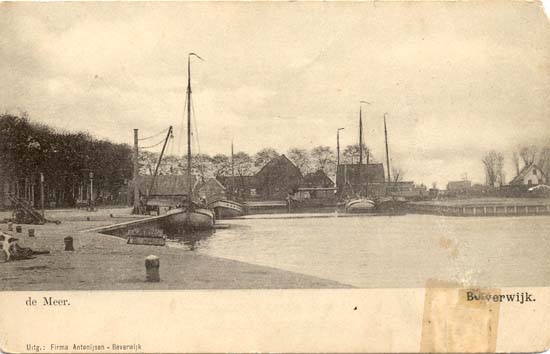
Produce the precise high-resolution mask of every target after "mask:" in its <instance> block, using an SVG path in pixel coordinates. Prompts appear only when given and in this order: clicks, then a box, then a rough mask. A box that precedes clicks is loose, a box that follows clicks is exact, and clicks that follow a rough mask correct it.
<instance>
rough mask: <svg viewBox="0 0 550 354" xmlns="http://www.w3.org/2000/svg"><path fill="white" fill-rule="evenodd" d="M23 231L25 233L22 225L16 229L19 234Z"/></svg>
mask: <svg viewBox="0 0 550 354" xmlns="http://www.w3.org/2000/svg"><path fill="white" fill-rule="evenodd" d="M22 231H23V228H22V227H21V226H20V225H17V226H16V227H15V232H17V233H18V234H20V233H21V232H22Z"/></svg>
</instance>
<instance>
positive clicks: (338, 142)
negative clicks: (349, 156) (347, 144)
mask: <svg viewBox="0 0 550 354" xmlns="http://www.w3.org/2000/svg"><path fill="white" fill-rule="evenodd" d="M340 130H344V128H338V129H337V130H336V165H337V166H339V165H340Z"/></svg>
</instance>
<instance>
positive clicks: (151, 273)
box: [145, 255, 160, 282]
mask: <svg viewBox="0 0 550 354" xmlns="http://www.w3.org/2000/svg"><path fill="white" fill-rule="evenodd" d="M159 268H160V260H159V258H158V257H157V256H154V255H150V256H147V257H146V258H145V281H149V282H157V281H160V274H159Z"/></svg>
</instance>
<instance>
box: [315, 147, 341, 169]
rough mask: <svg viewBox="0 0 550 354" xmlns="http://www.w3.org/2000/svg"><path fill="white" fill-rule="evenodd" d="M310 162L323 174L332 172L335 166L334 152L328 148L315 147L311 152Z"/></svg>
mask: <svg viewBox="0 0 550 354" xmlns="http://www.w3.org/2000/svg"><path fill="white" fill-rule="evenodd" d="M311 158H312V160H313V161H312V162H313V164H314V166H315V169H316V170H322V171H324V172H325V173H330V172H333V170H334V166H335V165H336V159H335V156H334V151H332V149H331V148H330V147H329V146H317V147H315V148H313V149H312V150H311Z"/></svg>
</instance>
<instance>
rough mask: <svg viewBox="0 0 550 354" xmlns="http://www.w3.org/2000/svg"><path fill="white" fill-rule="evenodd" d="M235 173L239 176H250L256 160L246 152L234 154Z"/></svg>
mask: <svg viewBox="0 0 550 354" xmlns="http://www.w3.org/2000/svg"><path fill="white" fill-rule="evenodd" d="M233 165H234V168H235V173H236V174H238V175H239V176H241V177H242V176H249V175H251V174H252V171H253V168H254V161H253V160H252V158H251V157H250V155H248V154H247V153H246V152H238V153H236V154H235V155H233Z"/></svg>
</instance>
